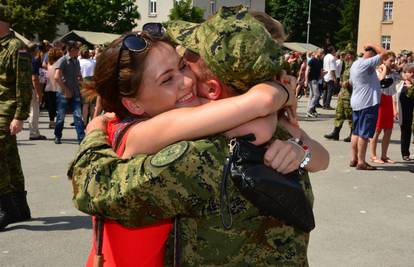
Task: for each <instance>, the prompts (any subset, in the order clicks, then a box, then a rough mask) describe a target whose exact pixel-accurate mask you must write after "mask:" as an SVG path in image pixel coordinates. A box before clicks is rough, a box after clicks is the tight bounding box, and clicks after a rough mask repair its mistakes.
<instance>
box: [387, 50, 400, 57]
mask: <svg viewBox="0 0 414 267" xmlns="http://www.w3.org/2000/svg"><path fill="white" fill-rule="evenodd" d="M385 55H386V56H387V58H388V57H394V58H396V57H397V56H396V55H395V53H394V52H392V51H388V52H387V53H385Z"/></svg>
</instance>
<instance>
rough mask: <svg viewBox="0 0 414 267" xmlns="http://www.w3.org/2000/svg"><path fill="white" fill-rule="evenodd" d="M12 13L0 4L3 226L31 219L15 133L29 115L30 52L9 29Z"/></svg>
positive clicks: (0, 207)
mask: <svg viewBox="0 0 414 267" xmlns="http://www.w3.org/2000/svg"><path fill="white" fill-rule="evenodd" d="M10 17H11V11H10V9H9V8H8V7H7V6H4V5H1V4H0V44H1V45H0V155H1V158H0V170H1V174H0V230H2V229H4V228H5V227H6V226H7V225H8V224H11V223H14V222H19V221H25V220H28V219H30V209H29V207H28V205H27V200H26V191H25V188H24V176H23V171H22V167H21V163H20V157H19V153H18V150H17V143H16V134H17V133H19V132H20V131H21V130H22V128H23V120H25V119H27V117H28V116H29V108H30V101H31V96H32V85H31V82H32V80H31V74H32V72H31V55H30V53H29V51H28V49H27V47H26V46H25V45H24V44H23V42H22V41H20V40H19V39H17V38H16V37H15V35H14V33H13V32H11V31H10V28H9V27H10V23H9V20H10Z"/></svg>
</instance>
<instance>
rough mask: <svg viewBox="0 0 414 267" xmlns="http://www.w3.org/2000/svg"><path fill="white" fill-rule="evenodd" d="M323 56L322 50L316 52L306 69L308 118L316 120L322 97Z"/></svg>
mask: <svg viewBox="0 0 414 267" xmlns="http://www.w3.org/2000/svg"><path fill="white" fill-rule="evenodd" d="M322 55H323V50H322V49H318V50H316V52H315V56H314V57H312V58H311V60H309V62H308V66H307V67H306V74H305V84H307V85H308V88H309V102H308V111H307V113H306V116H307V117H311V118H315V117H317V116H318V113H317V112H316V107H317V105H318V103H319V98H320V96H321V93H320V90H319V80H320V79H321V77H322V68H323V62H322V59H321V58H322Z"/></svg>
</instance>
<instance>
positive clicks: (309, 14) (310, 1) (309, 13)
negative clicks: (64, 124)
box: [306, 0, 312, 44]
mask: <svg viewBox="0 0 414 267" xmlns="http://www.w3.org/2000/svg"><path fill="white" fill-rule="evenodd" d="M311 7H312V0H309V10H308V22H307V23H308V30H307V33H306V43H307V44H309V32H310V25H311V19H310V18H311Z"/></svg>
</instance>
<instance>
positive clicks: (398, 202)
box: [0, 98, 414, 267]
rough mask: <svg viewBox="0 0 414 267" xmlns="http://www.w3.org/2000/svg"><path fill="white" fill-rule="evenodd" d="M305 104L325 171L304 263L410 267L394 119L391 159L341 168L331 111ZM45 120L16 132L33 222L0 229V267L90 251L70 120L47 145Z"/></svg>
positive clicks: (412, 195) (412, 241)
mask: <svg viewBox="0 0 414 267" xmlns="http://www.w3.org/2000/svg"><path fill="white" fill-rule="evenodd" d="M306 103H307V99H306V98H302V99H300V100H299V108H298V111H299V115H300V117H301V121H300V125H301V127H302V128H303V129H305V130H306V132H307V133H308V134H309V135H310V136H312V137H313V138H315V139H316V140H318V141H320V142H321V143H322V144H323V145H324V146H325V147H326V148H327V149H328V151H329V152H330V166H329V168H328V170H326V171H323V172H319V173H315V174H311V181H312V185H313V191H314V195H315V205H314V211H315V218H316V224H317V226H316V228H315V230H313V231H312V232H311V239H310V244H309V251H308V255H309V263H310V266H318V267H319V266H321V267H325V266H326V267H330V266H335V267H341V266H344V267H345V266H346V267H347V266H352V267H353V266H357V267H359V266H373V267H374V266H375V267H378V266H393V267H394V266H401V267H406V266H414V174H413V173H410V172H409V171H408V170H409V168H410V165H409V164H410V163H408V164H407V163H405V162H404V163H403V162H402V159H401V155H400V152H399V151H400V149H399V136H400V130H399V126H398V124H395V125H394V132H393V135H392V142H391V144H390V148H389V157H390V158H391V159H394V160H396V161H397V163H396V164H383V165H379V164H375V166H377V167H378V168H379V169H378V170H377V171H358V170H355V169H354V168H350V167H349V166H348V164H349V160H350V143H345V142H343V141H342V139H343V138H345V137H346V136H347V135H348V133H349V132H348V131H349V129H348V126H347V125H345V126H344V128H343V130H342V131H341V141H328V140H326V139H324V138H323V137H322V136H323V134H325V133H328V132H330V131H331V130H332V129H333V117H334V111H325V110H319V111H320V113H321V115H320V116H319V117H318V118H312V119H308V118H306V117H305V105H306ZM333 105H334V106H335V103H333ZM47 121H48V118H47V115H46V113H43V112H42V116H41V122H40V130H41V133H42V134H43V135H46V136H47V138H48V140H45V141H29V132H28V130H27V123H25V127H26V128H25V130H24V131H23V132H22V133H21V134H19V135H18V145H19V151H20V156H21V159H22V165H23V172H24V174H25V177H26V189H27V191H28V200H29V205H30V207H31V211H32V217H33V219H32V220H31V221H29V222H24V223H20V224H13V225H11V226H9V227H8V229H7V231H5V232H0V266H1V267H22V266H27V267H44V266H66V267H71V266H74V267H75V266H83V265H84V263H85V260H86V258H87V255H88V253H89V248H90V245H91V236H92V229H91V219H90V217H88V216H86V215H84V214H82V213H81V212H79V211H77V210H76V209H75V208H74V207H73V205H72V202H71V196H72V187H71V183H70V181H69V180H68V179H67V177H66V171H67V168H68V165H69V162H70V161H71V159H72V158H73V156H74V154H75V152H76V150H77V147H78V145H77V141H76V133H75V129H74V128H73V127H70V126H69V123H70V122H72V121H73V119H72V118H71V117H70V116H67V117H66V127H67V128H65V129H64V131H63V138H62V144H61V145H55V144H54V142H53V130H51V129H48V122H47ZM378 148H379V149H380V145H379V146H378ZM378 152H379V151H378ZM367 155H369V154H367ZM2 156H3V155H2ZM413 163H414V161H413ZM411 167H413V168H414V164H413V165H412V166H411ZM0 171H1V170H0Z"/></svg>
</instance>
